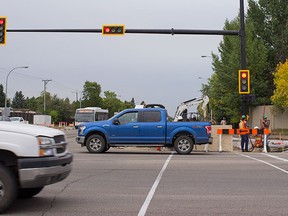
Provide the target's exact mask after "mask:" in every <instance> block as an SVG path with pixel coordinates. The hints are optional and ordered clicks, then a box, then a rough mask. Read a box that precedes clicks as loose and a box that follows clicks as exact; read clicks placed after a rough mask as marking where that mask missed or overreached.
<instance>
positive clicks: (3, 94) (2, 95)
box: [0, 84, 5, 107]
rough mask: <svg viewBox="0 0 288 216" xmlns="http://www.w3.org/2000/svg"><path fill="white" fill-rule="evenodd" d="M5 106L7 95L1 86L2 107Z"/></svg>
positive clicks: (0, 103)
mask: <svg viewBox="0 0 288 216" xmlns="http://www.w3.org/2000/svg"><path fill="white" fill-rule="evenodd" d="M4 106H5V93H4V88H3V85H2V84H0V107H4Z"/></svg>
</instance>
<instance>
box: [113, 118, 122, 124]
mask: <svg viewBox="0 0 288 216" xmlns="http://www.w3.org/2000/svg"><path fill="white" fill-rule="evenodd" d="M112 123H113V124H114V125H120V121H119V119H117V118H116V119H114V120H113V122H112Z"/></svg>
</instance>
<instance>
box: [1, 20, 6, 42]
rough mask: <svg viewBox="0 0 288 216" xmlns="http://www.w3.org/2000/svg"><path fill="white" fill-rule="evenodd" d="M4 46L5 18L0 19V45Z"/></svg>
mask: <svg viewBox="0 0 288 216" xmlns="http://www.w3.org/2000/svg"><path fill="white" fill-rule="evenodd" d="M5 44H6V17H0V45H5Z"/></svg>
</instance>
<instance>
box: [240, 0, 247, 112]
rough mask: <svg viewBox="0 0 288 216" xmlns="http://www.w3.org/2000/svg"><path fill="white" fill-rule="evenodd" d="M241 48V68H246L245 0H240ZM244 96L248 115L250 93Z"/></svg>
mask: <svg viewBox="0 0 288 216" xmlns="http://www.w3.org/2000/svg"><path fill="white" fill-rule="evenodd" d="M239 36H240V49H241V54H240V55H241V70H246V69H247V68H246V67H247V65H246V33H245V20H244V0H240V31H239ZM241 97H242V106H241V107H242V110H241V111H242V115H246V101H247V100H248V95H247V94H243V95H241Z"/></svg>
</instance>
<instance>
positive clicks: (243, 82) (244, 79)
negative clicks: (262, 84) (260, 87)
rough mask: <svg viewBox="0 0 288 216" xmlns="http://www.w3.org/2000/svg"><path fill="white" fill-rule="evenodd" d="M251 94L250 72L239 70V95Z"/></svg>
mask: <svg viewBox="0 0 288 216" xmlns="http://www.w3.org/2000/svg"><path fill="white" fill-rule="evenodd" d="M249 93H250V71H249V70H239V94H249Z"/></svg>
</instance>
